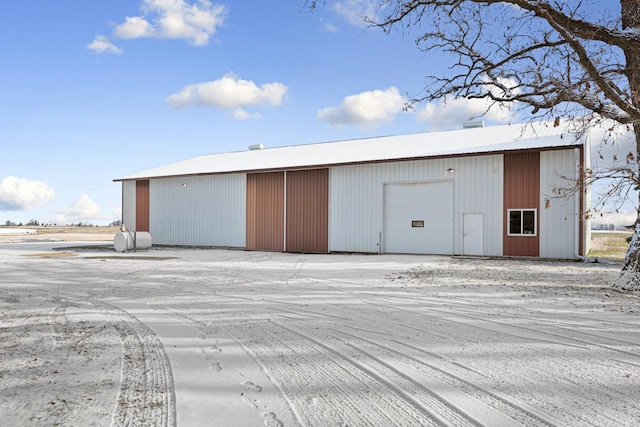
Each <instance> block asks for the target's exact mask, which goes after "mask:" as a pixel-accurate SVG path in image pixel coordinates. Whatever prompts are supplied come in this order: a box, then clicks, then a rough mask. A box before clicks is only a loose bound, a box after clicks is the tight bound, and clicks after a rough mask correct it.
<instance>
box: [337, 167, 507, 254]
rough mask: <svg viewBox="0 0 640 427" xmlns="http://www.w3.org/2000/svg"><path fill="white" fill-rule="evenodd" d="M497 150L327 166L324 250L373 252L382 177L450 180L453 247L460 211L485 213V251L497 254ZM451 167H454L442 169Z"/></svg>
mask: <svg viewBox="0 0 640 427" xmlns="http://www.w3.org/2000/svg"><path fill="white" fill-rule="evenodd" d="M502 157H503V156H502V155H487V156H475V157H459V158H448V159H432V160H413V161H405V162H389V163H376V164H367V165H355V166H339V167H334V168H331V169H330V171H329V188H330V189H331V190H330V194H329V250H330V251H334V252H343V251H344V252H374V253H377V252H379V251H380V247H379V246H378V245H379V244H380V243H381V242H380V238H381V236H382V230H383V206H384V205H383V192H384V184H386V183H406V182H428V181H443V180H453V183H454V219H453V221H454V224H453V230H454V231H453V233H454V235H453V239H454V240H453V241H454V253H456V254H460V253H462V215H463V214H464V213H482V214H484V218H485V227H486V229H485V233H484V253H485V254H486V255H502V206H503V204H502V189H503V161H502ZM449 168H452V169H453V172H447V169H449Z"/></svg>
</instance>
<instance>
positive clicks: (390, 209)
mask: <svg viewBox="0 0 640 427" xmlns="http://www.w3.org/2000/svg"><path fill="white" fill-rule="evenodd" d="M383 240H384V252H386V253H405V254H451V253H453V181H441V182H429V183H410V184H385V186H384V231H383Z"/></svg>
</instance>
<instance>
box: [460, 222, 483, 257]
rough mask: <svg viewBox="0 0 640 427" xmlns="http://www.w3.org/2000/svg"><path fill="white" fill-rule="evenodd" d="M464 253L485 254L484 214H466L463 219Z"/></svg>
mask: <svg viewBox="0 0 640 427" xmlns="http://www.w3.org/2000/svg"><path fill="white" fill-rule="evenodd" d="M462 244H463V248H462V253H463V255H484V216H483V215H482V214H464V215H463V221H462Z"/></svg>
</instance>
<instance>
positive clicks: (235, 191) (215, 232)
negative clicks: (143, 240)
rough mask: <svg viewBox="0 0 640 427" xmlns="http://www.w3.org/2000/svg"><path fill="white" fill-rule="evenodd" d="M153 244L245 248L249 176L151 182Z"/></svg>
mask: <svg viewBox="0 0 640 427" xmlns="http://www.w3.org/2000/svg"><path fill="white" fill-rule="evenodd" d="M150 196H151V216H150V221H151V230H150V232H151V237H152V239H153V243H154V244H156V243H157V244H164V245H188V246H220V247H244V246H245V212H246V211H245V206H246V205H245V203H246V175H245V174H225V175H208V176H190V177H177V178H161V179H153V180H151V185H150Z"/></svg>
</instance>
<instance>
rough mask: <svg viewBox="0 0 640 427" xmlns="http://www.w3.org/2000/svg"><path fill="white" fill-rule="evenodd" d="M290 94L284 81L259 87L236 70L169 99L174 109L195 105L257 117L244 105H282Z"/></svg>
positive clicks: (244, 118) (187, 88) (182, 91)
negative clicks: (240, 75) (287, 94)
mask: <svg viewBox="0 0 640 427" xmlns="http://www.w3.org/2000/svg"><path fill="white" fill-rule="evenodd" d="M286 93H287V86H285V85H284V84H283V83H277V82H276V83H265V84H263V85H261V86H259V87H258V85H256V84H255V83H254V82H253V81H250V80H242V79H240V78H239V77H238V76H236V75H235V74H233V73H229V74H227V75H225V76H224V77H222V78H220V79H218V80H213V81H209V82H203V83H196V84H190V85H187V86H185V87H184V88H183V89H182V90H181V91H180V92H178V93H176V94H173V95H171V96H169V97H167V98H166V102H167V104H169V105H170V106H171V107H173V108H186V107H191V106H194V105H200V106H211V107H217V108H220V109H222V110H235V113H234V116H236V118H239V119H242V120H246V119H248V118H253V117H255V114H249V113H247V112H246V111H245V110H244V109H243V108H242V107H257V106H279V105H281V104H282V102H283V100H284V97H285V95H286Z"/></svg>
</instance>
